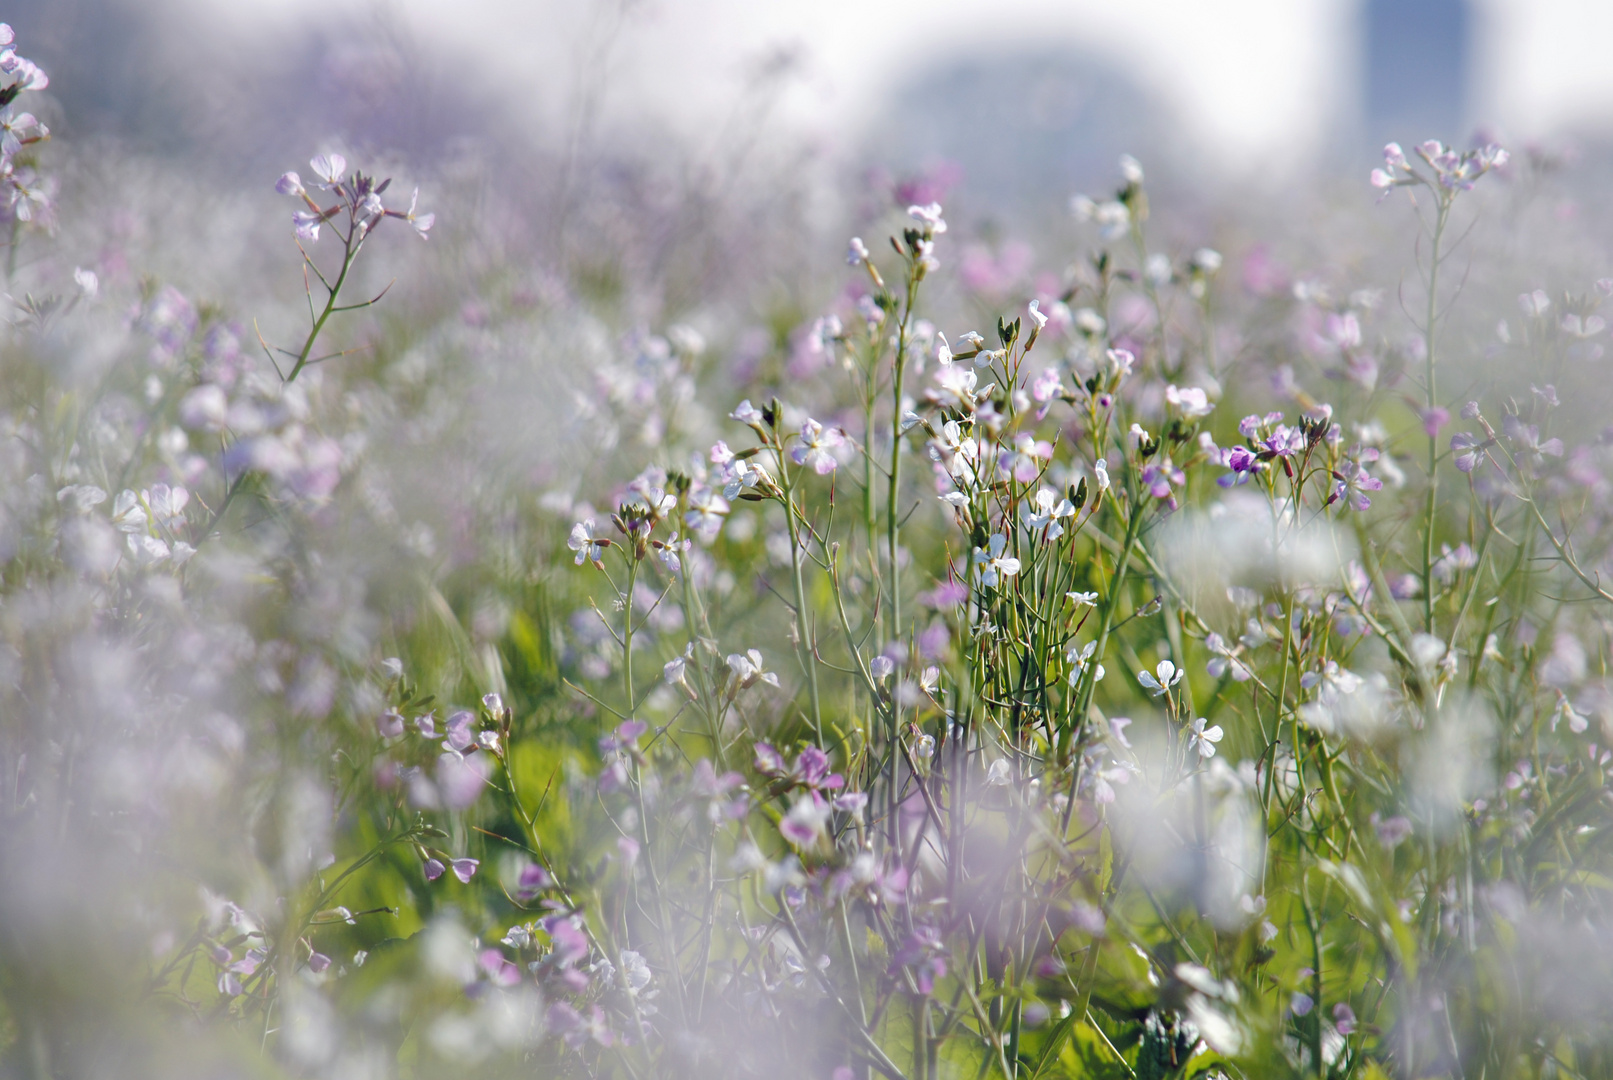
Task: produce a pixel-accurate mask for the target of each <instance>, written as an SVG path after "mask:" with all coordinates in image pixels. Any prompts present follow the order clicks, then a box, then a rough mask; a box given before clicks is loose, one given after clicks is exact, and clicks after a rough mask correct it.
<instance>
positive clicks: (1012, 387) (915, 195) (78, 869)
mask: <svg viewBox="0 0 1613 1080" xmlns="http://www.w3.org/2000/svg"><path fill="white" fill-rule="evenodd" d="M28 45H29V43H28V42H27V41H19V40H15V35H13V34H12V32H11V31H10V29H9V28H7V27H0V82H3V84H4V85H3V88H0V104H3V106H4V109H5V111H4V113H3V114H0V178H3V188H4V206H5V210H4V220H3V224H4V233H5V236H6V243H7V246H6V249H5V251H6V254H5V259H6V265H5V268H4V269H5V274H6V280H7V286H6V291H7V293H8V300H7V312H6V321H5V324H4V326H3V327H0V433H3V435H4V439H3V442H0V1073H3V1075H5V1076H8V1077H9V1076H16V1077H38V1078H44V1077H80V1076H83V1077H102V1076H105V1077H131V1076H154V1077H155V1076H162V1077H190V1076H196V1077H204V1076H205V1077H221V1076H229V1077H237V1076H239V1077H259V1076H262V1077H305V1076H306V1077H332V1078H343V1080H348V1078H371V1077H374V1078H383V1077H409V1078H413V1077H435V1076H478V1077H479V1076H488V1077H503V1076H511V1077H514V1076H532V1077H556V1078H559V1077H599V1078H605V1077H610V1078H621V1080H650V1078H652V1077H654V1078H661V1077H666V1078H674V1077H689V1078H694V1077H701V1078H706V1077H713V1078H715V1077H723V1078H727V1077H733V1078H749V1077H770V1078H779V1080H784V1078H797V1077H800V1078H815V1080H853V1078H855V1080H873V1078H876V1077H888V1078H891V1080H943V1078H954V1077H956V1078H962V1080H983V1078H987V1077H998V1078H1004V1080H1006V1078H1015V1080H1038V1078H1053V1077H1072V1078H1075V1077H1080V1078H1085V1077H1093V1078H1113V1080H1120V1078H1138V1080H1163V1078H1168V1077H1182V1078H1191V1077H1206V1078H1207V1077H1216V1078H1238V1080H1244V1078H1248V1080H1255V1078H1259V1080H1266V1078H1273V1077H1296V1078H1297V1077H1316V1078H1318V1080H1325V1078H1337V1080H1343V1078H1358V1080H1383V1078H1389V1077H1395V1078H1423V1077H1449V1078H1463V1080H1480V1078H1486V1080H1501V1078H1512V1077H1518V1078H1531V1080H1536V1078H1546V1077H1565V1078H1577V1077H1606V1076H1613V921H1610V910H1613V908H1610V903H1613V892H1610V890H1613V843H1610V841H1613V789H1610V788H1609V786H1608V774H1609V768H1610V765H1613V681H1610V673H1609V670H1608V663H1609V655H1610V635H1613V546H1610V545H1613V514H1610V513H1609V506H1610V503H1609V498H1610V494H1613V484H1610V477H1613V446H1610V442H1609V438H1610V435H1609V433H1610V432H1613V426H1610V420H1609V417H1610V413H1609V409H1610V405H1613V393H1610V391H1609V385H1610V384H1609V379H1608V377H1607V371H1608V368H1607V364H1608V363H1609V360H1608V358H1607V357H1606V355H1605V349H1606V346H1607V322H1606V321H1605V320H1606V316H1604V314H1602V311H1603V308H1604V305H1605V304H1606V303H1607V302H1608V299H1609V297H1610V296H1613V276H1609V275H1613V257H1610V256H1609V254H1608V252H1609V250H1610V247H1609V245H1610V243H1613V229H1610V228H1609V226H1610V225H1613V220H1610V219H1609V218H1608V216H1607V215H1606V214H1604V213H1601V212H1600V211H1599V210H1598V209H1597V205H1598V204H1597V198H1599V196H1596V195H1594V194H1585V193H1594V192H1596V191H1598V190H1600V189H1599V187H1598V185H1605V180H1606V175H1605V170H1604V171H1603V172H1602V173H1601V174H1600V175H1599V174H1598V171H1597V170H1598V166H1596V165H1595V164H1594V163H1591V164H1585V165H1581V166H1577V167H1573V168H1571V167H1569V166H1568V165H1567V164H1565V162H1564V161H1562V160H1560V159H1559V158H1557V157H1554V156H1553V155H1552V154H1551V153H1549V152H1548V151H1546V150H1542V149H1540V148H1533V147H1532V148H1523V147H1513V148H1512V152H1511V153H1509V152H1508V150H1507V149H1502V148H1501V147H1500V146H1497V145H1493V144H1486V145H1478V146H1476V147H1474V148H1472V149H1466V150H1464V149H1458V148H1451V147H1447V146H1445V145H1442V144H1441V143H1439V142H1437V141H1429V142H1425V143H1422V144H1420V145H1416V146H1411V145H1408V146H1405V147H1402V146H1399V145H1395V144H1391V145H1389V146H1388V147H1387V148H1386V149H1385V150H1384V152H1383V157H1382V160H1381V161H1372V160H1363V161H1360V162H1358V163H1357V165H1356V167H1355V168H1353V169H1352V170H1351V173H1350V175H1349V177H1348V179H1347V181H1346V180H1340V181H1331V180H1330V181H1326V182H1322V181H1317V182H1316V183H1314V184H1310V183H1309V182H1307V183H1306V184H1304V185H1300V184H1298V183H1297V182H1296V183H1295V184H1293V185H1291V186H1290V187H1289V189H1287V190H1285V191H1283V192H1281V193H1280V197H1276V196H1274V197H1273V198H1272V199H1271V200H1269V202H1267V203H1262V201H1261V200H1260V199H1254V198H1243V197H1240V196H1239V195H1237V194H1236V193H1234V194H1232V195H1223V196H1214V197H1212V196H1209V195H1205V194H1203V193H1195V192H1193V191H1192V190H1191V183H1189V182H1184V180H1183V179H1182V178H1181V177H1180V176H1178V177H1177V178H1176V179H1175V180H1174V182H1170V183H1164V184H1161V185H1160V186H1159V187H1158V188H1157V190H1156V188H1155V187H1154V186H1151V183H1152V181H1151V177H1150V175H1149V172H1148V171H1147V170H1146V169H1145V164H1146V163H1139V162H1138V161H1136V160H1133V159H1132V158H1129V157H1127V158H1124V159H1122V160H1121V161H1119V162H1117V163H1116V165H1115V170H1114V173H1113V176H1112V178H1111V181H1110V184H1109V186H1108V187H1107V188H1106V189H1104V190H1100V191H1092V192H1087V193H1082V194H1075V195H1074V196H1073V198H1070V199H1069V202H1068V205H1057V206H1048V207H1041V208H1038V209H1037V210H1036V211H1035V213H1034V214H1033V216H1032V217H1031V218H1030V219H1028V220H1025V221H1021V222H1019V223H1018V224H1014V225H1013V228H1014V229H1016V230H1018V231H1017V233H1016V232H1008V233H1005V231H1004V230H1003V229H1000V228H985V227H983V226H982V224H981V223H983V222H985V221H987V220H989V219H991V215H992V209H991V208H990V207H978V206H967V205H962V204H954V203H952V202H949V201H947V199H948V193H947V192H946V190H945V187H946V185H945V183H944V181H942V180H939V179H937V178H935V177H931V176H926V175H917V176H914V177H908V178H899V179H890V178H884V179H879V178H875V179H871V180H868V181H867V183H865V184H862V185H861V188H860V189H859V190H858V191H857V193H856V198H855V199H850V200H848V201H847V202H848V205H847V206H845V207H842V208H841V209H837V210H833V211H827V212H815V213H808V212H807V211H806V210H805V209H803V208H804V207H806V206H807V205H808V203H809V202H810V200H809V199H808V198H807V197H806V195H805V194H802V193H800V192H794V193H793V194H792V190H791V189H789V188H788V185H787V184H786V183H785V182H784V181H782V180H781V181H780V182H779V186H777V187H774V188H772V189H771V190H767V191H763V192H760V193H758V192H752V191H750V190H749V189H743V190H739V189H736V190H735V191H733V192H731V193H730V194H729V195H728V199H729V202H728V203H722V202H720V201H718V202H715V203H713V204H712V205H703V206H702V207H699V208H696V209H689V208H688V206H687V205H686V206H685V208H684V209H683V210H668V209H666V208H665V207H666V203H665V201H664V200H663V202H661V203H657V202H655V201H654V200H653V199H650V198H648V197H646V199H645V201H643V202H642V203H633V202H632V201H631V200H629V199H627V198H626V197H620V198H617V197H614V196H608V195H607V194H605V193H603V184H601V185H599V186H598V188H592V189H591V187H590V184H589V183H588V182H586V180H585V179H584V178H578V179H574V180H572V181H571V194H570V196H569V198H570V200H571V201H570V203H569V204H568V206H567V207H566V208H563V213H564V214H565V215H567V216H566V218H565V220H564V221H563V222H562V221H561V220H560V219H561V213H558V212H557V213H555V214H553V215H550V216H549V217H543V218H542V220H538V221H536V222H535V223H531V229H530V231H522V229H524V228H525V226H520V227H517V224H512V223H514V222H517V219H518V218H519V217H520V214H521V213H523V212H524V211H520V210H519V209H518V208H516V207H515V206H514V205H513V204H511V203H501V202H499V198H500V195H499V192H500V189H501V187H504V186H506V185H508V184H509V183H510V182H511V179H510V177H509V176H508V175H502V174H499V173H497V172H489V173H482V174H478V173H476V172H475V171H474V169H473V168H472V167H471V166H470V165H468V164H464V163H461V166H460V167H456V168H448V167H438V166H433V165H430V164H426V165H421V164H418V163H417V164H412V165H411V164H409V163H408V162H407V161H400V160H396V159H393V158H390V157H388V156H387V155H386V154H384V153H380V152H376V153H370V152H367V151H362V150H361V148H354V147H342V148H341V149H340V150H338V149H336V148H334V147H333V146H331V145H328V144H326V143H323V142H321V141H320V139H321V133H319V132H307V133H305V134H306V139H307V147H308V149H307V151H306V154H305V156H307V157H309V158H311V160H309V161H308V162H307V164H306V165H304V164H302V162H301V159H300V158H299V159H297V160H288V161H286V162H285V163H284V164H285V166H295V169H294V171H286V172H284V175H281V176H279V177H278V180H277V179H276V177H275V176H274V175H266V176H263V177H260V178H258V182H257V183H256V184H255V185H244V186H243V187H242V188H241V189H240V190H221V189H219V188H218V187H216V186H211V185H209V184H206V183H204V182H202V181H201V180H200V179H199V178H197V177H192V176H186V175H184V174H183V171H182V170H169V171H164V167H163V166H162V165H161V163H160V162H153V161H152V160H151V159H150V158H147V157H142V156H141V155H140V154H139V152H138V151H137V150H136V149H131V148H129V147H105V146H97V145H94V144H91V143H88V142H86V143H84V144H80V145H75V144H74V142H73V141H72V140H71V139H66V138H60V137H57V138H52V136H51V132H50V130H49V127H50V123H49V121H51V119H52V116H53V114H52V112H51V110H52V109H53V108H54V106H53V104H52V98H51V97H50V81H49V77H48V73H47V72H45V71H43V70H41V69H40V67H39V66H37V65H36V64H34V63H32V62H30V61H28V60H26V59H24V58H23V56H22V53H24V52H26V51H27V50H28ZM19 50H20V51H19ZM41 118H44V122H42V119H41ZM979 152H980V153H988V152H989V149H988V148H980V149H979ZM1374 165H1376V168H1374ZM1576 168H1577V169H1578V170H1579V171H1578V172H1576V171H1575V169H1576ZM1576 185H1578V186H1576ZM1300 188H1303V190H1301V189H1300ZM159 191H160V192H163V193H165V194H164V195H163V197H161V198H156V197H151V198H148V197H145V196H144V195H142V194H141V193H142V192H144V193H151V192H159ZM796 195H800V199H799V201H792V199H795V197H796ZM1151 195H1152V196H1153V201H1151ZM1173 198H1176V199H1177V200H1178V201H1179V202H1180V204H1181V205H1180V206H1179V207H1177V208H1173V206H1172V205H1171V203H1172V199H1173ZM613 199H614V201H613ZM858 200H861V201H860V202H859V201H858ZM1564 207H1570V208H1577V209H1574V211H1573V212H1564ZM674 212H676V213H684V214H686V215H688V216H687V218H680V219H678V220H680V221H685V223H687V222H688V221H692V222H694V225H691V226H690V229H691V230H692V234H694V235H698V236H700V237H702V238H705V239H707V240H709V246H707V247H700V246H698V245H692V244H690V243H687V242H684V241H681V240H677V238H676V237H672V235H671V234H672V232H673V230H671V229H670V228H669V227H665V222H666V220H667V215H668V214H672V213H674ZM831 219H832V220H831ZM522 220H525V219H522ZM556 222H559V224H556ZM1011 224H1012V222H1011ZM562 225H563V226H564V230H565V232H564V239H563V240H562V241H555V240H553V239H552V236H553V235H555V234H552V233H546V232H545V231H544V230H545V229H548V228H550V227H551V226H552V227H553V228H554V229H557V230H558V229H559V228H561V226H562ZM853 231H855V232H856V233H857V236H856V237H850V233H851V232H853ZM1016 235H1017V236H1020V237H1022V238H1023V239H1015V236H1016ZM544 236H550V237H551V239H550V240H542V239H541V238H542V237H544ZM200 237H205V240H203V239H199V238H200ZM523 237H525V238H528V239H531V244H532V245H533V250H537V249H538V247H539V246H541V245H543V244H547V245H548V246H547V247H543V248H542V250H543V251H544V252H546V253H547V254H545V255H544V256H543V257H542V258H541V259H540V258H537V257H535V256H533V255H532V254H531V252H529V251H525V250H524V249H523V246H522V245H523V243H525V242H526V241H525V240H523V239H522V238H523ZM534 237H536V238H538V239H532V238H534ZM669 237H670V238H669ZM1027 242H1033V243H1034V250H1033V249H1032V247H1031V246H1030V243H1027ZM680 245H681V246H680ZM1016 245H1017V246H1016Z"/></svg>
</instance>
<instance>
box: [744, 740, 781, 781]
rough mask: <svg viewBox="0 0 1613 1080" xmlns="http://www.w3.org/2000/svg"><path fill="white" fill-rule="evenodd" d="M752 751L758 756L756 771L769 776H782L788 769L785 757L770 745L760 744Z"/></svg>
mask: <svg viewBox="0 0 1613 1080" xmlns="http://www.w3.org/2000/svg"><path fill="white" fill-rule="evenodd" d="M752 750H753V751H754V752H755V754H756V771H757V772H759V773H766V774H767V775H768V776H782V775H783V774H784V773H785V771H786V769H787V767H786V766H785V764H784V755H783V754H780V753H779V752H778V751H777V750H775V749H773V747H772V745H771V744H769V743H764V742H759V743H757V744H756V745H755V746H754V747H752Z"/></svg>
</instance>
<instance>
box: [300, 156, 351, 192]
mask: <svg viewBox="0 0 1613 1080" xmlns="http://www.w3.org/2000/svg"><path fill="white" fill-rule="evenodd" d="M308 164H309V165H310V166H312V168H313V170H314V175H315V176H317V177H319V179H320V180H322V181H323V184H322V185H321V186H322V187H326V188H330V187H334V186H335V185H337V184H339V183H341V182H342V177H344V176H346V175H347V159H346V158H344V157H342V155H340V154H320V155H319V156H318V157H316V158H314V159H313V160H312V161H310V162H309V163H308Z"/></svg>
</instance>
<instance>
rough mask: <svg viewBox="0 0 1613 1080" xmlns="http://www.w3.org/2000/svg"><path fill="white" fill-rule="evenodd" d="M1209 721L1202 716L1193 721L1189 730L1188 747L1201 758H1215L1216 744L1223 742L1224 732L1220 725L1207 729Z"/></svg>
mask: <svg viewBox="0 0 1613 1080" xmlns="http://www.w3.org/2000/svg"><path fill="white" fill-rule="evenodd" d="M1206 722H1207V721H1206V720H1205V719H1204V718H1203V717H1202V716H1201V717H1199V718H1198V719H1197V720H1194V721H1193V724H1192V727H1191V728H1190V729H1189V735H1188V740H1187V747H1188V749H1189V750H1191V751H1193V752H1194V753H1196V754H1198V756H1199V757H1201V758H1213V757H1214V756H1215V744H1216V743H1218V742H1220V741H1221V736H1222V731H1221V725H1220V724H1214V725H1211V726H1210V727H1205V726H1204V725H1205V723H1206Z"/></svg>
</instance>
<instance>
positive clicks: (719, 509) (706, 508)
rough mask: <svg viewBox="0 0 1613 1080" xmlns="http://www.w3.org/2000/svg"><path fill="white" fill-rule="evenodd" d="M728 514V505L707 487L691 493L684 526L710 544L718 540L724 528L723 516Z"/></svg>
mask: <svg viewBox="0 0 1613 1080" xmlns="http://www.w3.org/2000/svg"><path fill="white" fill-rule="evenodd" d="M726 513H728V503H727V501H726V500H724V499H723V497H722V496H721V495H718V494H717V493H716V492H714V491H712V490H711V489H710V488H707V487H699V488H696V489H695V490H693V491H691V492H690V493H689V510H688V512H687V513H685V514H684V515H683V521H684V524H686V525H688V526H689V528H691V529H693V530H694V532H695V535H696V536H698V537H700V539H701V540H702V541H703V542H705V543H707V544H709V543H711V542H712V541H713V540H715V539H716V538H717V531H718V530H719V529H721V528H722V523H723V515H724V514H726Z"/></svg>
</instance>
